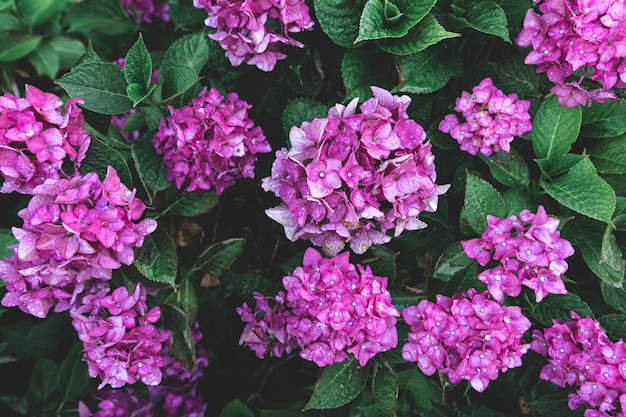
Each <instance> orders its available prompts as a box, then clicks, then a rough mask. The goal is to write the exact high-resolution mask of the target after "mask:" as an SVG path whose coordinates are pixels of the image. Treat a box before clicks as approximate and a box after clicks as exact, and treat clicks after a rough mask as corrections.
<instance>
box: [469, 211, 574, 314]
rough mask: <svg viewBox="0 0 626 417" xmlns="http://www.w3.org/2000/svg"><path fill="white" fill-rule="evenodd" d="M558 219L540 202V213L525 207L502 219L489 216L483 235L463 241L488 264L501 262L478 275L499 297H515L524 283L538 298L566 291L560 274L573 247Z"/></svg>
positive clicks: (565, 267) (482, 262) (472, 256)
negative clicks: (492, 260)
mask: <svg viewBox="0 0 626 417" xmlns="http://www.w3.org/2000/svg"><path fill="white" fill-rule="evenodd" d="M558 226H559V220H558V219H556V218H554V217H550V216H548V215H547V214H546V211H545V209H544V208H543V206H539V208H538V209H537V214H533V213H531V212H530V211H529V210H523V211H522V212H521V213H520V214H519V216H515V215H513V216H510V217H507V218H505V219H500V218H498V217H494V216H489V215H488V216H487V229H486V230H485V231H484V232H483V234H482V237H481V238H475V239H470V240H466V241H462V242H461V245H462V246H463V250H464V251H465V254H466V255H467V256H468V257H469V258H472V259H476V261H477V262H478V263H479V264H480V265H481V266H485V265H486V264H487V263H488V262H489V261H490V260H491V259H492V258H493V259H494V260H496V261H500V263H501V264H500V265H499V266H497V267H495V268H491V269H487V270H485V271H483V272H481V273H480V275H479V276H478V279H479V280H480V281H482V282H484V283H485V284H487V288H488V289H489V293H490V294H491V295H492V296H493V298H495V299H496V300H498V301H502V300H503V299H504V294H508V295H510V296H513V297H516V296H518V295H519V293H520V292H521V290H522V285H525V286H527V287H529V288H531V289H533V290H534V291H535V296H536V299H537V302H539V301H541V300H542V299H543V298H544V297H545V296H546V295H548V294H566V293H567V290H566V288H565V284H564V283H563V280H562V279H561V276H562V275H563V274H564V273H565V271H567V266H568V265H567V262H565V258H567V257H569V256H572V255H573V254H574V248H572V245H571V244H570V243H569V242H568V241H567V240H565V239H563V238H561V234H560V233H559V231H558V230H557V227H558Z"/></svg>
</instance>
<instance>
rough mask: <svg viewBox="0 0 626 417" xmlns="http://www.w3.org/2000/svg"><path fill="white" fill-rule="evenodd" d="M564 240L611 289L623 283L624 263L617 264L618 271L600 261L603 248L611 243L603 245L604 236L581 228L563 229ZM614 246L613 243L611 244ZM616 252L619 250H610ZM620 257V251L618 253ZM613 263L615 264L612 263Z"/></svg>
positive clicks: (595, 231) (619, 286)
mask: <svg viewBox="0 0 626 417" xmlns="http://www.w3.org/2000/svg"><path fill="white" fill-rule="evenodd" d="M609 227H610V226H609ZM563 231H564V232H565V236H566V238H568V239H569V240H570V241H572V242H573V243H574V244H575V245H576V246H577V247H578V248H579V249H580V251H581V252H582V255H583V259H584V261H585V263H586V264H587V266H588V267H589V269H591V271H592V272H593V273H594V274H596V275H597V276H598V277H599V278H600V279H601V280H602V281H604V282H605V283H606V284H608V285H611V286H613V287H617V288H621V287H622V284H623V282H624V261H623V260H622V261H621V262H619V261H618V262H617V264H618V265H619V268H618V269H613V268H612V267H611V266H609V264H608V263H607V262H606V261H605V262H603V261H602V250H603V246H606V245H610V244H611V241H610V240H609V241H608V242H606V245H603V241H604V234H602V233H600V232H599V231H597V230H588V229H581V228H574V227H571V228H564V229H563ZM613 244H614V242H613ZM611 250H618V251H619V248H614V249H613V248H612V249H611ZM606 251H607V249H605V257H606V256H607V255H606ZM619 253H620V255H621V251H620V252H619ZM612 263H615V262H612Z"/></svg>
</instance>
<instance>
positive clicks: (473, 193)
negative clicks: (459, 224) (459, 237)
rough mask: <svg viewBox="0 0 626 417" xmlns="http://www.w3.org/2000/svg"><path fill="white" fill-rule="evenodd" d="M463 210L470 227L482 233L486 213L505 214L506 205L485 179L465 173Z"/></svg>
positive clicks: (493, 214)
mask: <svg viewBox="0 0 626 417" xmlns="http://www.w3.org/2000/svg"><path fill="white" fill-rule="evenodd" d="M465 210H466V212H467V220H468V221H469V224H470V226H471V227H472V229H473V230H474V231H475V232H476V233H478V234H479V235H480V234H482V233H483V232H484V231H485V229H486V228H487V215H488V214H490V215H492V216H496V217H501V218H503V217H505V216H506V205H505V204H504V199H503V198H502V196H501V195H500V193H499V192H498V191H496V189H495V188H493V186H492V185H491V184H489V183H488V182H487V181H485V180H483V179H482V178H478V177H475V176H474V175H472V174H470V173H469V172H468V173H467V182H466V186H465Z"/></svg>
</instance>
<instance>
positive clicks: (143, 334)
mask: <svg viewBox="0 0 626 417" xmlns="http://www.w3.org/2000/svg"><path fill="white" fill-rule="evenodd" d="M108 292H109V288H105V289H102V290H100V291H99V292H97V293H94V294H89V295H86V296H85V297H84V298H83V303H82V305H80V306H79V307H77V308H75V309H73V310H70V316H71V317H72V325H73V326H74V329H76V331H77V332H78V337H79V339H80V340H81V341H82V342H83V346H84V356H83V359H84V360H85V361H86V362H87V366H88V369H89V375H90V376H91V377H92V378H96V377H100V378H101V379H102V382H101V384H100V386H99V387H98V388H99V389H100V388H102V387H104V386H105V385H107V384H109V385H110V386H111V387H112V388H120V387H122V386H124V385H126V384H134V383H135V382H137V381H139V380H141V381H142V382H143V383H144V384H146V385H158V384H160V383H161V378H162V373H161V368H162V367H163V366H164V365H165V360H164V359H163V358H162V357H161V350H162V348H163V346H162V343H163V342H165V341H167V340H168V339H169V337H170V333H169V331H168V330H164V331H162V332H159V331H158V330H157V328H156V327H155V326H154V323H156V322H157V321H158V320H159V318H160V317H161V311H160V309H159V307H158V306H155V307H152V308H151V309H149V310H148V306H147V304H146V289H145V287H144V286H143V285H141V284H140V283H139V284H137V286H136V287H135V291H134V292H133V293H132V294H129V293H128V291H127V290H126V288H125V287H119V288H116V289H115V290H113V292H112V293H111V294H110V295H109V294H108Z"/></svg>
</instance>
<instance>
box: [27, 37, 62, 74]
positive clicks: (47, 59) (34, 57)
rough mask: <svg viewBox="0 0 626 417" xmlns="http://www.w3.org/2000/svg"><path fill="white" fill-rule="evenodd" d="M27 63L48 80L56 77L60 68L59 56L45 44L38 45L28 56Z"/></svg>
mask: <svg viewBox="0 0 626 417" xmlns="http://www.w3.org/2000/svg"><path fill="white" fill-rule="evenodd" d="M28 62H30V63H31V64H33V67H35V68H36V69H37V71H39V72H40V73H42V74H43V75H45V76H46V77H48V78H54V77H56V75H57V73H58V72H59V68H60V66H61V64H60V62H61V61H60V58H59V54H58V53H57V51H55V50H54V48H53V47H52V46H51V45H50V44H49V43H47V42H45V43H41V44H39V46H38V47H37V49H35V50H34V51H33V52H32V53H31V54H30V55H28Z"/></svg>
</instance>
